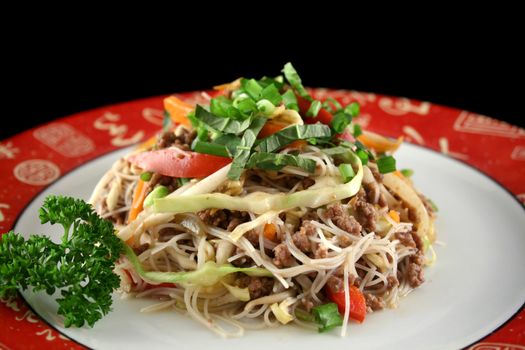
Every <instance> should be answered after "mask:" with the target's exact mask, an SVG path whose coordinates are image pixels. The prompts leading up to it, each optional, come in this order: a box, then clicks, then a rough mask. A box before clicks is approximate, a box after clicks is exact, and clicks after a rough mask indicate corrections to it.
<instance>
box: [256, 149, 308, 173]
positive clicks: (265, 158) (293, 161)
mask: <svg viewBox="0 0 525 350" xmlns="http://www.w3.org/2000/svg"><path fill="white" fill-rule="evenodd" d="M287 165H290V166H295V167H298V168H301V169H303V170H305V171H307V172H309V173H313V172H314V171H315V166H316V163H315V161H314V160H313V159H308V158H304V157H300V156H295V155H292V154H284V153H266V152H257V153H253V154H252V155H251V157H250V160H249V161H248V163H247V164H246V167H247V168H250V169H253V168H257V169H263V170H281V169H282V168H284V167H285V166H287Z"/></svg>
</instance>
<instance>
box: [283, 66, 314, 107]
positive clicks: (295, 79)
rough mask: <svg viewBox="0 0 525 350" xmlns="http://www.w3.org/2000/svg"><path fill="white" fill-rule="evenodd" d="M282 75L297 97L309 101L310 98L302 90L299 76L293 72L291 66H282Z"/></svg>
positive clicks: (304, 90)
mask: <svg viewBox="0 0 525 350" xmlns="http://www.w3.org/2000/svg"><path fill="white" fill-rule="evenodd" d="M283 73H284V77H285V78H286V80H288V82H289V83H290V85H291V86H292V88H293V89H294V90H295V91H297V93H298V94H299V96H301V97H303V98H306V99H307V100H309V101H311V99H312V98H311V97H310V95H309V94H308V92H307V91H306V89H305V88H304V86H303V84H302V82H301V78H300V77H299V74H297V71H296V70H295V68H294V67H293V66H292V64H291V63H290V62H288V63H286V64H285V65H284V68H283Z"/></svg>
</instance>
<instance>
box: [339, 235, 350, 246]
mask: <svg viewBox="0 0 525 350" xmlns="http://www.w3.org/2000/svg"><path fill="white" fill-rule="evenodd" d="M352 242H353V241H352V240H351V239H350V238H348V236H343V235H340V236H337V243H338V244H339V246H340V247H341V248H346V247H348V246H350V245H351V244H352Z"/></svg>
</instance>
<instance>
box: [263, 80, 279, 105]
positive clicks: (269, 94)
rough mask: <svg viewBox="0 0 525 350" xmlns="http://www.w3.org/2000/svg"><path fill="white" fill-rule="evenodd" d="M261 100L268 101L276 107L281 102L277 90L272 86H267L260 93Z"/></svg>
mask: <svg viewBox="0 0 525 350" xmlns="http://www.w3.org/2000/svg"><path fill="white" fill-rule="evenodd" d="M261 99H265V100H268V101H270V102H271V103H272V104H273V105H275V106H277V105H278V104H280V103H281V102H282V100H283V98H282V97H281V94H279V90H278V89H277V87H276V86H275V85H274V84H271V85H268V86H267V87H265V88H264V89H263V90H262V92H261Z"/></svg>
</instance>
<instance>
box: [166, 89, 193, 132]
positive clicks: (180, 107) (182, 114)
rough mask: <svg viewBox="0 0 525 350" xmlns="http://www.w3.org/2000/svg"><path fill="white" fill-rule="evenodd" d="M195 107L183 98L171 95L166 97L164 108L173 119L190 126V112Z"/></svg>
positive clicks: (175, 121)
mask: <svg viewBox="0 0 525 350" xmlns="http://www.w3.org/2000/svg"><path fill="white" fill-rule="evenodd" d="M194 108H195V107H194V106H192V105H190V104H189V103H187V102H184V101H182V100H181V99H179V98H177V97H175V96H170V97H166V98H165V99H164V109H165V110H166V111H167V112H168V113H169V114H170V117H171V120H173V122H174V123H177V124H184V125H187V126H189V125H190V124H191V123H190V120H189V119H188V113H190V112H191V111H193V109H194Z"/></svg>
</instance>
